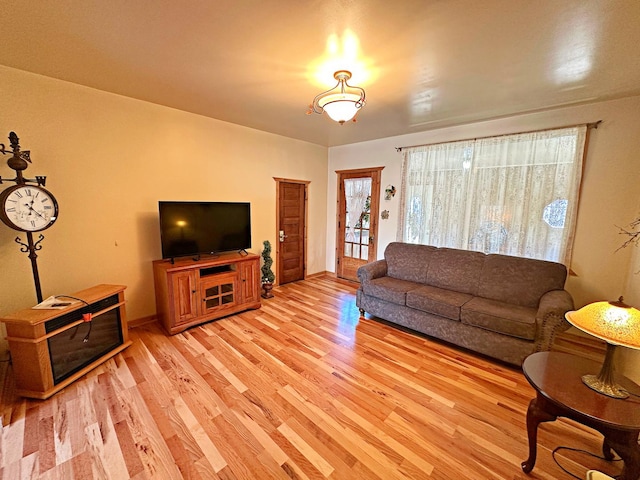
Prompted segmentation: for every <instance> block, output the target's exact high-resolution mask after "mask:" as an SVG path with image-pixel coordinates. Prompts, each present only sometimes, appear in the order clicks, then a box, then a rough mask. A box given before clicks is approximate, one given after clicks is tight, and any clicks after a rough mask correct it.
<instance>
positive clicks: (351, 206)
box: [344, 178, 371, 242]
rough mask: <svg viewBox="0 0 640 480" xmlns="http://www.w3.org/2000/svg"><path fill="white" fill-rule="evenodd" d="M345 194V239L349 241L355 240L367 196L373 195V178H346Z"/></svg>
mask: <svg viewBox="0 0 640 480" xmlns="http://www.w3.org/2000/svg"><path fill="white" fill-rule="evenodd" d="M344 195H345V203H346V207H347V212H346V221H347V225H346V229H345V237H346V238H345V239H346V241H347V242H355V241H356V236H355V233H354V229H355V226H356V224H357V223H358V221H359V220H360V217H361V216H362V214H363V213H364V207H365V204H366V203H367V198H368V197H369V195H371V178H346V179H345V180H344Z"/></svg>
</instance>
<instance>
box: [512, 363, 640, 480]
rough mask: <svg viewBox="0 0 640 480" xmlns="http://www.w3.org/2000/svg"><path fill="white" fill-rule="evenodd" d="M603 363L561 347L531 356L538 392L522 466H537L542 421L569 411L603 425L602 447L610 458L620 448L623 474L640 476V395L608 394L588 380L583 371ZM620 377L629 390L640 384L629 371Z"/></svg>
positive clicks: (629, 479) (529, 372) (632, 479)
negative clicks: (592, 388)
mask: <svg viewBox="0 0 640 480" xmlns="http://www.w3.org/2000/svg"><path fill="white" fill-rule="evenodd" d="M600 367H601V365H600V364H598V363H597V362H594V361H592V360H588V359H586V358H582V357H578V356H575V355H569V354H566V353H558V352H539V353H534V354H533V355H530V356H528V357H527V358H526V359H525V361H524V363H523V364H522V371H523V372H524V376H525V377H526V378H527V380H528V381H529V383H530V384H531V386H532V387H533V388H534V389H535V390H536V392H537V396H536V398H534V399H533V400H531V402H530V403H529V409H528V410H527V433H528V437H529V458H527V460H525V461H524V462H522V470H523V471H524V472H525V473H529V472H531V470H533V467H534V465H535V463H536V450H537V438H538V425H539V424H540V423H542V422H551V421H554V420H555V419H556V418H557V417H566V418H570V419H572V420H575V421H576V422H579V423H582V424H583V425H586V426H588V427H590V428H593V429H595V430H597V431H599V432H600V433H601V434H602V435H603V436H604V441H603V444H602V452H603V454H604V457H605V458H606V459H607V460H612V459H613V452H612V450H613V451H615V452H616V453H617V454H618V455H620V457H621V458H622V460H623V461H624V467H623V470H622V474H621V476H620V477H618V478H620V479H622V480H638V478H640V445H638V435H639V434H640V399H638V398H637V397H633V396H630V397H629V398H628V399H624V400H622V399H617V398H611V397H607V396H606V395H602V394H600V393H598V392H596V391H594V390H591V389H590V388H589V387H587V386H586V385H585V384H583V383H582V378H581V377H582V375H584V374H586V373H595V374H597V373H598V372H599V371H600ZM617 380H618V382H619V383H620V384H621V385H622V386H623V388H625V389H627V390H628V391H629V392H632V393H635V394H640V388H639V387H638V386H637V385H636V384H635V383H633V382H631V381H630V380H629V379H627V378H625V377H619V378H617Z"/></svg>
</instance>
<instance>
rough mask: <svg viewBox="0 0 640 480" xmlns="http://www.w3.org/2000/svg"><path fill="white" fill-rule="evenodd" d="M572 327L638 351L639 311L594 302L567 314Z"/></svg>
mask: <svg viewBox="0 0 640 480" xmlns="http://www.w3.org/2000/svg"><path fill="white" fill-rule="evenodd" d="M565 318H566V319H567V320H568V321H569V323H571V325H573V326H574V327H576V328H578V329H580V330H582V331H583V332H586V333H588V334H590V335H593V336H594V337H597V338H600V339H601V340H604V341H606V342H607V343H611V344H613V345H622V346H624V347H629V348H635V349H640V311H638V310H637V309H635V308H633V307H630V306H629V305H626V304H624V303H622V299H621V300H620V301H618V302H595V303H591V304H589V305H586V306H584V307H582V308H581V309H579V310H576V311H571V312H567V313H566V314H565Z"/></svg>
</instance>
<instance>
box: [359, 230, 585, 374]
mask: <svg viewBox="0 0 640 480" xmlns="http://www.w3.org/2000/svg"><path fill="white" fill-rule="evenodd" d="M384 257H385V258H384V260H378V261H375V262H372V263H368V264H366V265H364V266H362V267H360V268H359V269H358V278H359V280H360V287H359V288H358V291H357V293H356V305H357V306H358V308H359V309H360V313H361V314H362V315H364V313H365V312H367V313H370V314H372V315H374V316H376V317H379V318H382V319H384V320H387V321H389V322H392V323H395V324H398V325H402V326H404V327H408V328H410V329H412V330H415V331H418V332H421V333H424V334H426V335H429V336H432V337H435V338H439V339H441V340H445V341H447V342H450V343H453V344H455V345H458V346H461V347H464V348H467V349H470V350H474V351H476V352H479V353H482V354H484V355H488V356H490V357H494V358H497V359H499V360H502V361H504V362H507V363H511V364H514V365H517V366H520V365H521V364H522V361H523V360H524V359H525V358H526V357H527V356H528V355H529V354H531V353H533V352H539V351H545V350H549V349H550V348H551V344H552V343H553V339H554V337H555V335H556V333H558V332H561V331H563V330H566V329H567V328H569V323H568V322H567V321H566V320H565V319H564V314H565V313H566V312H567V311H568V310H572V309H573V299H572V298H571V295H570V294H569V293H568V292H567V291H566V290H564V283H565V280H566V277H567V269H566V267H565V266H564V265H562V264H559V263H554V262H547V261H543V260H533V259H530V258H519V257H511V256H506V255H495V254H489V255H486V254H484V253H481V252H472V251H467V250H457V249H451V248H437V247H432V246H428V245H414V244H408V243H399V242H394V243H390V244H389V245H388V246H387V248H386V250H385V253H384Z"/></svg>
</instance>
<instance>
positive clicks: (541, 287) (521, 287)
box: [478, 254, 567, 307]
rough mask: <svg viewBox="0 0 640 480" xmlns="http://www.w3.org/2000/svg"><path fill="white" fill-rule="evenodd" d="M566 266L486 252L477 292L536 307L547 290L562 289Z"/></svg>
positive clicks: (495, 298)
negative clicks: (487, 253)
mask: <svg viewBox="0 0 640 480" xmlns="http://www.w3.org/2000/svg"><path fill="white" fill-rule="evenodd" d="M566 278H567V267H565V266H564V265H562V264H560V263H555V262H547V261H545V260H534V259H532V258H521V257H511V256H507V255H496V254H492V255H487V257H486V259H485V262H484V268H483V269H482V275H481V276H480V284H479V288H478V295H479V296H480V297H484V298H490V299H493V300H499V301H501V302H507V303H511V304H515V305H522V306H523V307H537V306H538V303H539V301H540V298H541V297H542V295H544V294H545V293H547V292H549V291H551V290H562V289H563V288H564V282H565V280H566Z"/></svg>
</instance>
